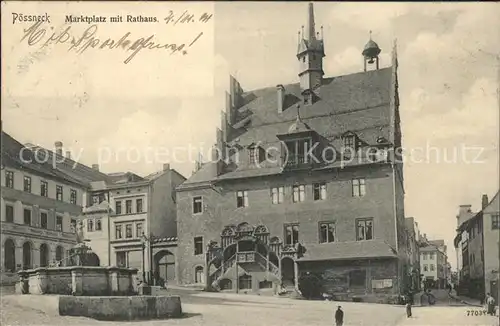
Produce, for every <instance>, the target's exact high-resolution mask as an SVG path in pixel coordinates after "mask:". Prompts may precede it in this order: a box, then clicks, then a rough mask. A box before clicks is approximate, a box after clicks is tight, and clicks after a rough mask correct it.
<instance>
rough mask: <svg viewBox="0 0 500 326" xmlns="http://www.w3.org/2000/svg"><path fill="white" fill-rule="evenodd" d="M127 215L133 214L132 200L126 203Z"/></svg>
mask: <svg viewBox="0 0 500 326" xmlns="http://www.w3.org/2000/svg"><path fill="white" fill-rule="evenodd" d="M125 214H132V201H131V200H126V201H125Z"/></svg>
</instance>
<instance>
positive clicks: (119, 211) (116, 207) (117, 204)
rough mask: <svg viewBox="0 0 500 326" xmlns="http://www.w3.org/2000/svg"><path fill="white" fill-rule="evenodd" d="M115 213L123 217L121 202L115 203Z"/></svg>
mask: <svg viewBox="0 0 500 326" xmlns="http://www.w3.org/2000/svg"><path fill="white" fill-rule="evenodd" d="M115 211H116V215H121V213H122V202H121V201H119V200H118V201H117V202H116V203H115Z"/></svg>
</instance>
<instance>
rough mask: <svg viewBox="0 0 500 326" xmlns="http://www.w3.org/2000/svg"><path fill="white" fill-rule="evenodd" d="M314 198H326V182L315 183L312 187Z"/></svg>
mask: <svg viewBox="0 0 500 326" xmlns="http://www.w3.org/2000/svg"><path fill="white" fill-rule="evenodd" d="M313 192H314V200H325V199H326V183H324V182H323V183H315V184H314V187H313Z"/></svg>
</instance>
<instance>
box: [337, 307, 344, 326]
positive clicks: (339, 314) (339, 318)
mask: <svg viewBox="0 0 500 326" xmlns="http://www.w3.org/2000/svg"><path fill="white" fill-rule="evenodd" d="M341 308H342V307H341V306H337V311H335V325H336V326H342V325H343V324H344V312H343V311H342V309H341Z"/></svg>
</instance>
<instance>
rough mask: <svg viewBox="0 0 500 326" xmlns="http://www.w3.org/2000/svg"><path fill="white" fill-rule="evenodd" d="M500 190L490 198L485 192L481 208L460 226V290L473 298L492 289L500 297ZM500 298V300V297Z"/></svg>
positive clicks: (457, 237) (457, 238)
mask: <svg viewBox="0 0 500 326" xmlns="http://www.w3.org/2000/svg"><path fill="white" fill-rule="evenodd" d="M499 201H500V200H499V194H498V193H497V194H496V195H495V196H494V197H493V200H492V201H491V202H490V201H489V200H488V196H487V195H483V197H482V203H481V207H482V209H481V211H480V212H478V213H476V214H474V215H473V216H472V217H471V218H469V219H468V220H464V222H462V224H461V225H460V226H459V227H458V229H457V236H456V237H455V247H457V248H461V257H462V269H461V270H460V271H459V275H460V291H461V292H462V294H464V295H467V296H469V297H472V298H482V297H484V295H485V294H486V293H487V292H489V293H491V294H492V295H493V296H494V297H495V298H496V300H498V298H499V290H498V288H499V285H498V282H499V276H498V273H499V268H498V266H499V264H500V261H499V246H500V244H499V242H500V239H499V237H500V231H499V230H500V225H499V223H500V221H499V211H500V209H499V205H500V203H499ZM497 302H498V301H497Z"/></svg>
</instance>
